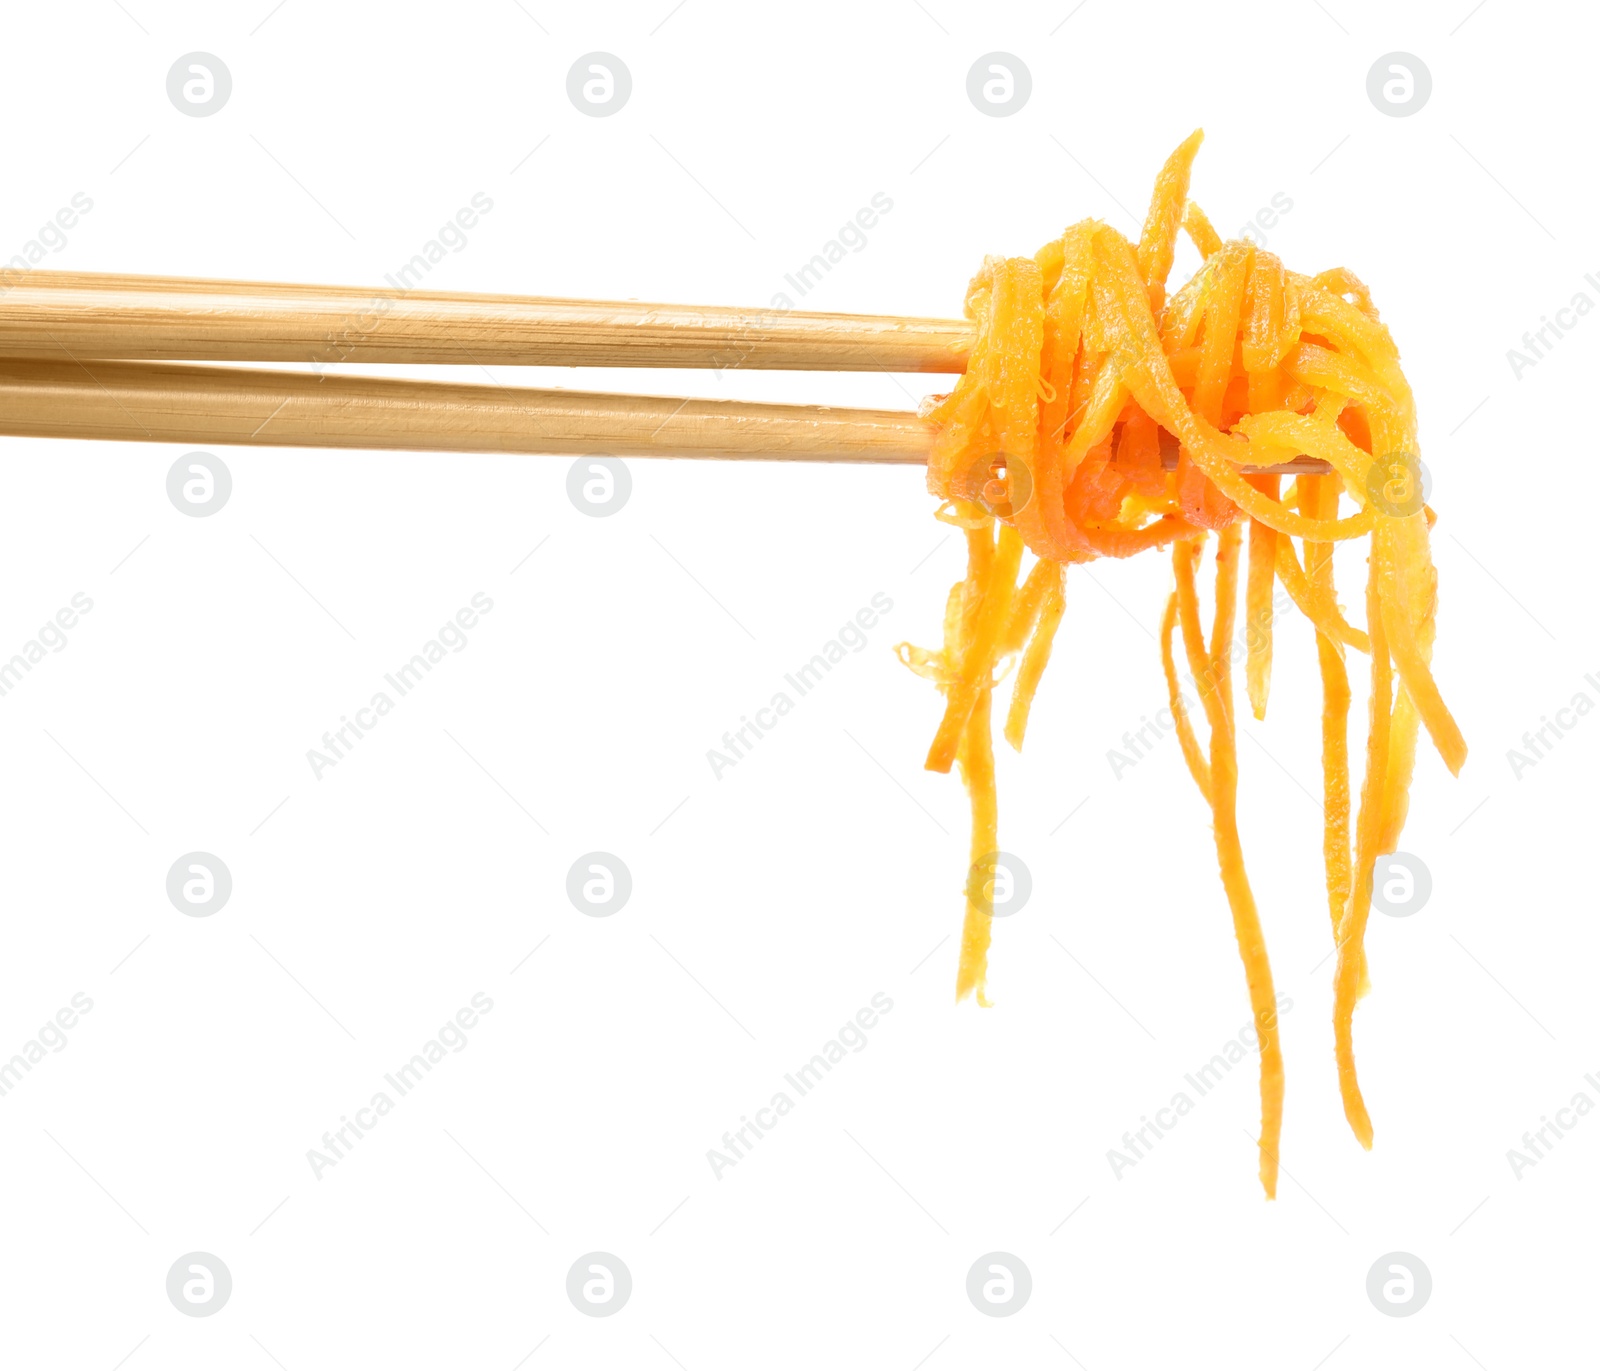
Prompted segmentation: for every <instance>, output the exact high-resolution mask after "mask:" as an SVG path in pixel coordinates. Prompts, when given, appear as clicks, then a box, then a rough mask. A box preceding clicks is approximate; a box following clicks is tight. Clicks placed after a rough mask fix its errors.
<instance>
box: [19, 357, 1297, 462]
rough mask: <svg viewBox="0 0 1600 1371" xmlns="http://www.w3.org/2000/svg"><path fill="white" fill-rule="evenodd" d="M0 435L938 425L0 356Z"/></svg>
mask: <svg viewBox="0 0 1600 1371" xmlns="http://www.w3.org/2000/svg"><path fill="white" fill-rule="evenodd" d="M0 434H8V435H12V436H22V437H36V438H92V439H105V440H111V441H117V442H154V443H188V444H194V445H196V446H212V445H235V444H243V445H252V446H259V447H320V448H380V449H391V450H403V451H423V452H517V453H550V454H557V455H559V454H575V455H585V454H594V453H606V454H608V455H611V456H617V457H715V458H752V459H766V460H772V461H806V462H859V463H891V464H897V465H906V466H916V465H923V464H925V463H926V462H927V460H928V452H929V449H930V448H931V447H932V444H933V437H934V429H933V427H932V425H930V424H928V423H927V422H926V421H924V420H923V419H921V418H919V417H918V416H917V415H916V414H914V413H912V412H910V411H907V410H881V409H845V408H830V407H827V406H823V405H773V404H759V403H752V402H750V401H743V400H690V399H676V398H673V397H670V396H649V395H611V394H597V393H593V392H583V391H569V390H535V389H530V388H525V387H512V386H484V385H463V384H459V383H457V382H453V381H411V380H403V379H392V378H388V377H377V376H350V375H342V374H339V375H336V374H327V375H321V376H318V375H313V374H308V373H304V372H293V371H258V370H252V369H248V368H244V367H217V366H183V365H173V364H170V363H161V362H128V361H98V360H95V359H79V360H74V361H49V362H39V361H18V360H13V359H5V358H0ZM1245 470H1246V471H1250V470H1257V468H1248V467H1247V468H1245ZM1259 470H1264V471H1276V472H1286V473H1290V474H1292V473H1295V472H1300V471H1306V472H1312V471H1326V470H1327V468H1326V466H1324V465H1323V464H1322V463H1320V462H1313V461H1312V459H1311V458H1308V457H1301V458H1296V459H1295V461H1293V462H1286V463H1282V464H1280V465H1277V466H1271V467H1264V468H1259Z"/></svg>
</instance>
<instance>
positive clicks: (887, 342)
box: [0, 271, 972, 373]
mask: <svg viewBox="0 0 1600 1371" xmlns="http://www.w3.org/2000/svg"><path fill="white" fill-rule="evenodd" d="M971 333H972V328H971V325H970V324H968V323H965V322H963V321H962V320H959V319H897V318H884V317H879V316H875V315H863V314H811V313H802V312H800V311H793V310H791V311H776V310H765V311H763V310H744V309H726V308H720V307H717V306H701V305H656V304H640V303H638V302H636V301H606V300H558V299H545V298H542V297H537V296H516V295H451V294H445V293H441V292H438V291H423V290H406V289H394V288H392V287H387V286H385V287H376V288H375V287H360V286H304V285H279V284H276V283H266V282H254V281H200V280H189V279H186V278H181V277H166V276H113V275H97V274H90V273H77V272H50V271H33V272H28V273H27V274H26V275H21V276H19V277H17V278H14V279H13V281H12V283H11V284H10V285H8V286H6V287H5V288H4V289H0V357H14V358H33V359H37V360H44V361H48V360H56V359H61V358H64V357H79V358H85V359H89V358H119V359H124V360H132V359H145V360H167V361H184V362H202V361H209V362H299V363H301V364H303V365H314V366H323V365H332V364H335V363H339V362H407V363H443V364H482V365H500V366H588V367H712V368H767V369H788V370H796V371H875V370H882V371H891V372H897V371H904V372H911V371H924V372H946V373H954V372H960V371H962V370H964V369H965V367H966V363H967V349H968V347H969V345H970V343H971Z"/></svg>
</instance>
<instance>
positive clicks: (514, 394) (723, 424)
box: [0, 272, 1326, 472]
mask: <svg viewBox="0 0 1600 1371" xmlns="http://www.w3.org/2000/svg"><path fill="white" fill-rule="evenodd" d="M970 343H971V329H970V326H969V325H968V324H966V323H965V322H963V321H960V320H949V319H919V318H909V319H899V318H883V317H876V316H872V315H856V314H813V313H801V312H787V313H781V314H779V313H771V312H761V311H755V310H737V309H727V308H719V307H714V306H713V307H702V306H689V305H654V304H639V303H636V302H609V301H599V300H560V299H546V298H541V297H531V296H509V295H451V294H445V293H440V292H433V291H401V290H363V289H360V288H353V287H339V286H304V285H278V284H268V283H257V282H246V281H200V280H189V279H185V278H180V277H157V276H116V275H96V274H89V273H72V272H30V273H28V274H27V275H25V276H20V277H16V278H13V279H12V282H11V284H9V286H3V287H0V434H8V435H16V436H29V437H51V438H98V439H107V440H113V441H123V442H129V441H131V442H157V443H184V444H195V445H199V446H210V445H217V444H250V445H258V446H273V447H326V448H381V449H409V450H420V451H434V452H440V451H442V452H528V453H533V452H537V453H553V454H578V455H582V454H589V453H605V454H608V455H612V456H619V457H719V458H756V459H770V460H779V461H783V460H787V461H823V462H869V463H897V464H905V465H917V464H922V463H925V462H926V460H927V456H928V451H929V448H930V446H931V444H932V440H933V429H932V428H931V426H930V425H928V424H927V423H926V422H925V421H923V420H922V419H920V418H919V417H918V416H917V415H916V414H915V413H914V412H912V411H909V410H876V409H852V408H836V407H829V406H821V405H776V404H759V403H752V402H748V401H739V400H692V399H676V398H672V397H663V396H645V395H619V394H608V393H597V392H584V391H568V390H539V389H533V388H529V387H512V386H498V385H470V384H460V383H456V382H441V381H414V380H406V379H394V378H387V377H373V376H359V375H350V374H346V373H343V372H339V373H334V372H329V371H325V370H322V368H325V367H327V366H331V365H334V364H339V363H346V362H384V363H407V364H446V365H470V366H479V367H488V366H491V365H499V366H587V367H666V368H678V367H685V368H726V369H730V370H731V369H741V368H742V369H774V370H795V371H887V372H943V373H959V372H961V371H963V370H964V369H965V367H966V361H967V351H968V348H969V346H970ZM240 362H279V363H282V362H290V363H299V364H301V365H302V366H306V367H309V368H311V370H308V371H284V370H261V369H249V368H244V367H239V366H234V365H227V366H217V365H206V364H209V363H240ZM1259 470H1262V471H1283V472H1295V471H1317V470H1326V467H1325V466H1324V465H1323V464H1322V463H1316V462H1313V461H1312V459H1310V458H1297V459H1296V460H1295V461H1294V462H1289V463H1284V464H1281V465H1278V466H1272V467H1263V468H1260V469H1259Z"/></svg>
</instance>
